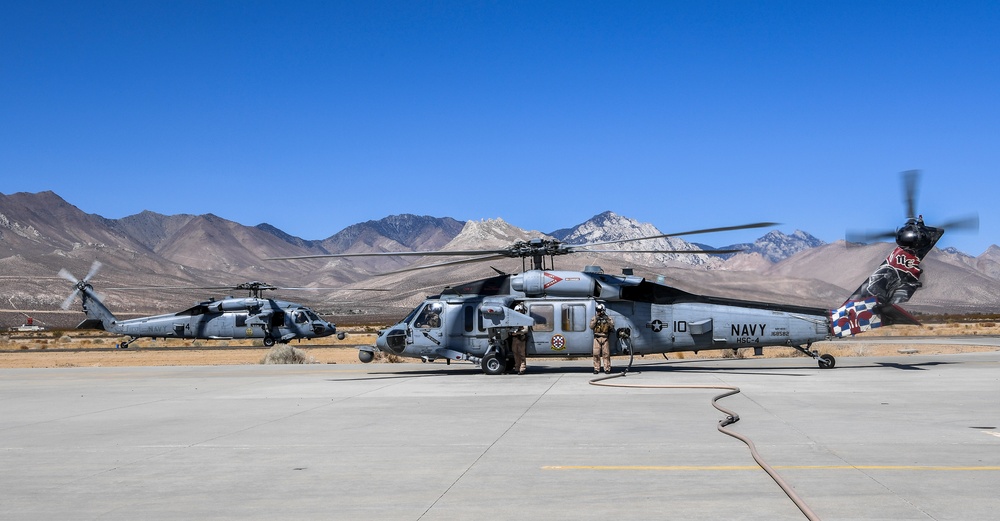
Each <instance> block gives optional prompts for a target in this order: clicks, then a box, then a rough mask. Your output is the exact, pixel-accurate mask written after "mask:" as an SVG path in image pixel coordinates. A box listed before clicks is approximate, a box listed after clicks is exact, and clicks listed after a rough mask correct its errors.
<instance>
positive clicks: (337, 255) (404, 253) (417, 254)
mask: <svg viewBox="0 0 1000 521" xmlns="http://www.w3.org/2000/svg"><path fill="white" fill-rule="evenodd" d="M506 251H507V250H447V251H379V252H371V253H324V254H320V255H297V256H294V257H265V258H263V259H261V260H300V259H330V258H340V257H426V256H430V255H434V256H444V257H449V256H455V255H482V254H484V253H488V254H498V253H502V252H506Z"/></svg>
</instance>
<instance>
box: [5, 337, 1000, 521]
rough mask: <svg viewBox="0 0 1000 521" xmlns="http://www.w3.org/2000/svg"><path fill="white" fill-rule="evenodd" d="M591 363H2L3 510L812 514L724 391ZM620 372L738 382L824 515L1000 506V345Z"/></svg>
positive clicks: (802, 490) (780, 460)
mask: <svg viewBox="0 0 1000 521" xmlns="http://www.w3.org/2000/svg"><path fill="white" fill-rule="evenodd" d="M532 362H534V361H532ZM615 362H616V363H617V364H619V365H621V364H622V363H623V361H622V360H620V359H616V360H615ZM593 378H594V375H592V374H591V368H590V363H589V362H588V361H573V362H539V363H534V364H533V366H532V367H530V368H529V374H526V375H524V376H517V375H504V376H485V375H483V374H481V373H480V372H479V371H478V369H477V368H475V367H474V366H472V365H471V364H454V365H450V366H448V365H445V364H443V363H440V362H438V363H433V364H419V363H415V364H373V365H312V366H222V367H218V366H216V367H133V368H65V369H4V370H0V518H2V519H5V520H20V519H46V520H47V519H102V520H118V519H129V520H132V519H151V520H156V519H200V520H204V519H296V520H299V519H357V520H375V519H379V520H408V521H415V520H427V521H430V520H454V519H473V520H493V519H573V520H581V519H583V520H589V519H593V520H602V521H604V520H612V519H614V520H630V519H635V520H650V519H685V520H700V519H705V520H708V519H711V520H718V519H752V520H758V519H759V520H765V519H766V520H776V519H804V516H803V514H802V512H800V511H799V509H798V508H797V507H796V506H795V505H794V504H793V503H792V501H791V500H789V499H788V497H786V495H785V494H784V493H783V492H782V491H781V489H780V488H779V487H778V486H777V485H776V484H775V482H774V481H773V480H772V479H771V478H770V477H769V476H768V475H767V474H766V473H765V472H763V471H762V470H760V468H759V467H757V465H756V464H755V463H754V461H753V459H752V458H751V456H750V453H749V451H748V449H747V447H746V446H745V445H744V444H743V443H741V442H739V441H737V440H736V439H733V438H730V437H728V436H725V435H723V434H721V433H720V432H718V430H717V424H718V421H719V420H720V419H722V418H723V415H722V414H721V413H719V412H718V411H716V410H715V409H713V408H712V407H711V403H710V402H711V398H712V397H713V396H715V395H717V394H719V393H720V392H721V391H713V390H704V389H642V388H628V389H625V388H607V387H598V386H595V385H591V384H590V383H589V382H590V381H591V380H592V379H593ZM613 381H614V382H621V383H628V384H633V385H634V384H690V385H704V384H711V385H730V386H737V387H739V388H740V389H741V390H742V392H741V393H740V394H737V395H735V396H732V397H729V398H725V399H723V400H722V401H721V402H720V405H722V406H724V407H726V408H728V409H731V410H733V411H735V412H736V413H737V414H739V416H740V418H741V419H740V421H739V422H738V423H736V424H735V425H733V426H732V429H733V430H735V431H738V432H740V433H742V434H744V435H746V436H749V437H750V438H751V439H752V440H753V441H754V442H755V443H756V445H757V448H758V450H759V451H760V453H761V455H762V456H763V458H764V459H765V460H766V462H767V463H769V464H770V465H772V466H774V467H775V468H776V469H777V471H778V472H779V473H781V475H782V477H783V478H784V480H785V481H787V482H788V483H789V484H790V485H791V486H792V487H794V489H795V491H797V493H798V494H799V495H800V497H801V498H802V500H803V501H804V502H805V504H806V505H808V507H809V508H810V509H811V510H812V511H813V512H814V513H815V514H816V516H817V517H819V518H820V519H824V520H841V519H844V520H847V519H849V520H890V519H891V520H897V519H900V520H902V519H905V520H912V519H933V520H975V519H982V520H987V519H997V517H998V515H1000V514H998V513H1000V498H998V493H997V492H998V490H1000V352H989V353H973V354H955V355H938V356H921V355H914V356H900V357H886V358H840V359H838V361H837V368H836V369H833V370H820V369H818V368H817V367H816V365H815V362H813V361H812V360H810V359H807V358H792V359H753V360H674V361H665V360H662V359H659V360H657V359H653V358H647V359H644V360H643V359H640V360H637V362H636V367H635V368H634V369H633V374H630V375H629V376H627V377H625V378H618V379H615V380H613Z"/></svg>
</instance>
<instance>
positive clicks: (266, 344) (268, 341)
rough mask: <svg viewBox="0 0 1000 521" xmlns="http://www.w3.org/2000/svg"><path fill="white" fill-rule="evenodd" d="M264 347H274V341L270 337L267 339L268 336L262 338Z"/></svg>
mask: <svg viewBox="0 0 1000 521" xmlns="http://www.w3.org/2000/svg"><path fill="white" fill-rule="evenodd" d="M264 345H265V346H266V347H271V346H273V345H274V339H273V338H271V337H269V336H266V337H264Z"/></svg>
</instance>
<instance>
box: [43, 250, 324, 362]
mask: <svg viewBox="0 0 1000 521" xmlns="http://www.w3.org/2000/svg"><path fill="white" fill-rule="evenodd" d="M100 267H101V263H100V262H97V261H95V262H94V264H93V265H92V266H91V268H90V272H89V273H88V274H87V276H86V277H84V278H82V279H79V280H78V279H77V278H76V277H74V276H73V275H72V274H71V273H70V272H69V271H67V270H65V269H63V270H60V271H59V276H60V277H62V278H64V279H66V280H68V281H70V282H72V283H73V285H74V286H75V288H74V290H73V292H72V293H71V294H70V295H69V297H67V298H66V300H65V301H64V302H63V303H62V308H63V309H69V306H70V304H72V303H73V300H74V299H76V297H77V296H79V297H80V299H81V300H82V301H83V311H84V313H86V314H87V319H86V320H84V321H83V322H81V323H80V325H78V326H77V328H79V329H101V330H104V331H108V332H110V333H115V334H118V335H125V336H128V337H129V339H128V340H126V341H123V342H121V343H120V344H118V345H116V346H115V347H116V348H121V349H127V348H128V347H129V345H130V344H131V343H132V342H135V341H136V340H138V339H139V338H153V339H156V338H191V339H207V340H230V339H244V338H249V339H253V338H260V339H262V340H263V342H264V345H265V346H269V347H270V346H273V345H274V344H275V342H281V343H287V342H290V341H292V340H296V339H304V338H305V339H308V338H319V337H326V336H330V335H334V334H337V327H336V326H335V325H334V324H331V323H329V322H327V321H326V320H323V319H322V318H320V317H319V315H317V314H316V313H315V312H314V311H313V310H311V309H309V308H308V307H306V306H303V305H301V304H296V303H294V302H285V301H282V300H275V299H271V298H265V297H263V292H264V291H270V290H277V289H317V288H278V287H276V286H272V285H270V284H265V283H263V282H257V281H254V282H247V283H243V284H238V285H236V286H215V287H204V288H187V287H185V288H183V289H218V290H246V291H247V292H248V296H246V297H226V298H224V299H221V300H215V299H210V300H206V301H203V302H199V303H198V304H195V305H194V306H192V307H190V308H188V309H185V310H183V311H178V312H177V313H169V314H165V315H156V316H149V317H140V318H133V319H128V320H119V319H118V318H116V317H115V315H114V314H113V313H111V311H110V310H108V308H107V307H106V306H105V305H104V303H103V302H101V299H100V297H99V296H98V295H97V293H96V292H95V291H94V287H93V286H92V285H91V284H90V279H92V278H93V277H94V275H96V274H97V272H98V270H99V269H100ZM108 289H140V288H108ZM142 289H182V288H178V287H173V288H165V287H155V288H142ZM338 337H339V338H340V339H343V338H344V333H339V334H338Z"/></svg>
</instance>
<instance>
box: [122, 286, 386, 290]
mask: <svg viewBox="0 0 1000 521" xmlns="http://www.w3.org/2000/svg"><path fill="white" fill-rule="evenodd" d="M104 289H105V290H115V291H128V290H131V291H136V290H150V289H166V290H235V291H240V290H246V289H247V288H237V287H234V286H119V287H113V288H104ZM261 289H269V290H271V289H273V290H278V289H282V290H289V291H389V290H387V289H378V288H326V287H322V288H316V287H303V288H289V287H285V286H268V287H267V288H261Z"/></svg>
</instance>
